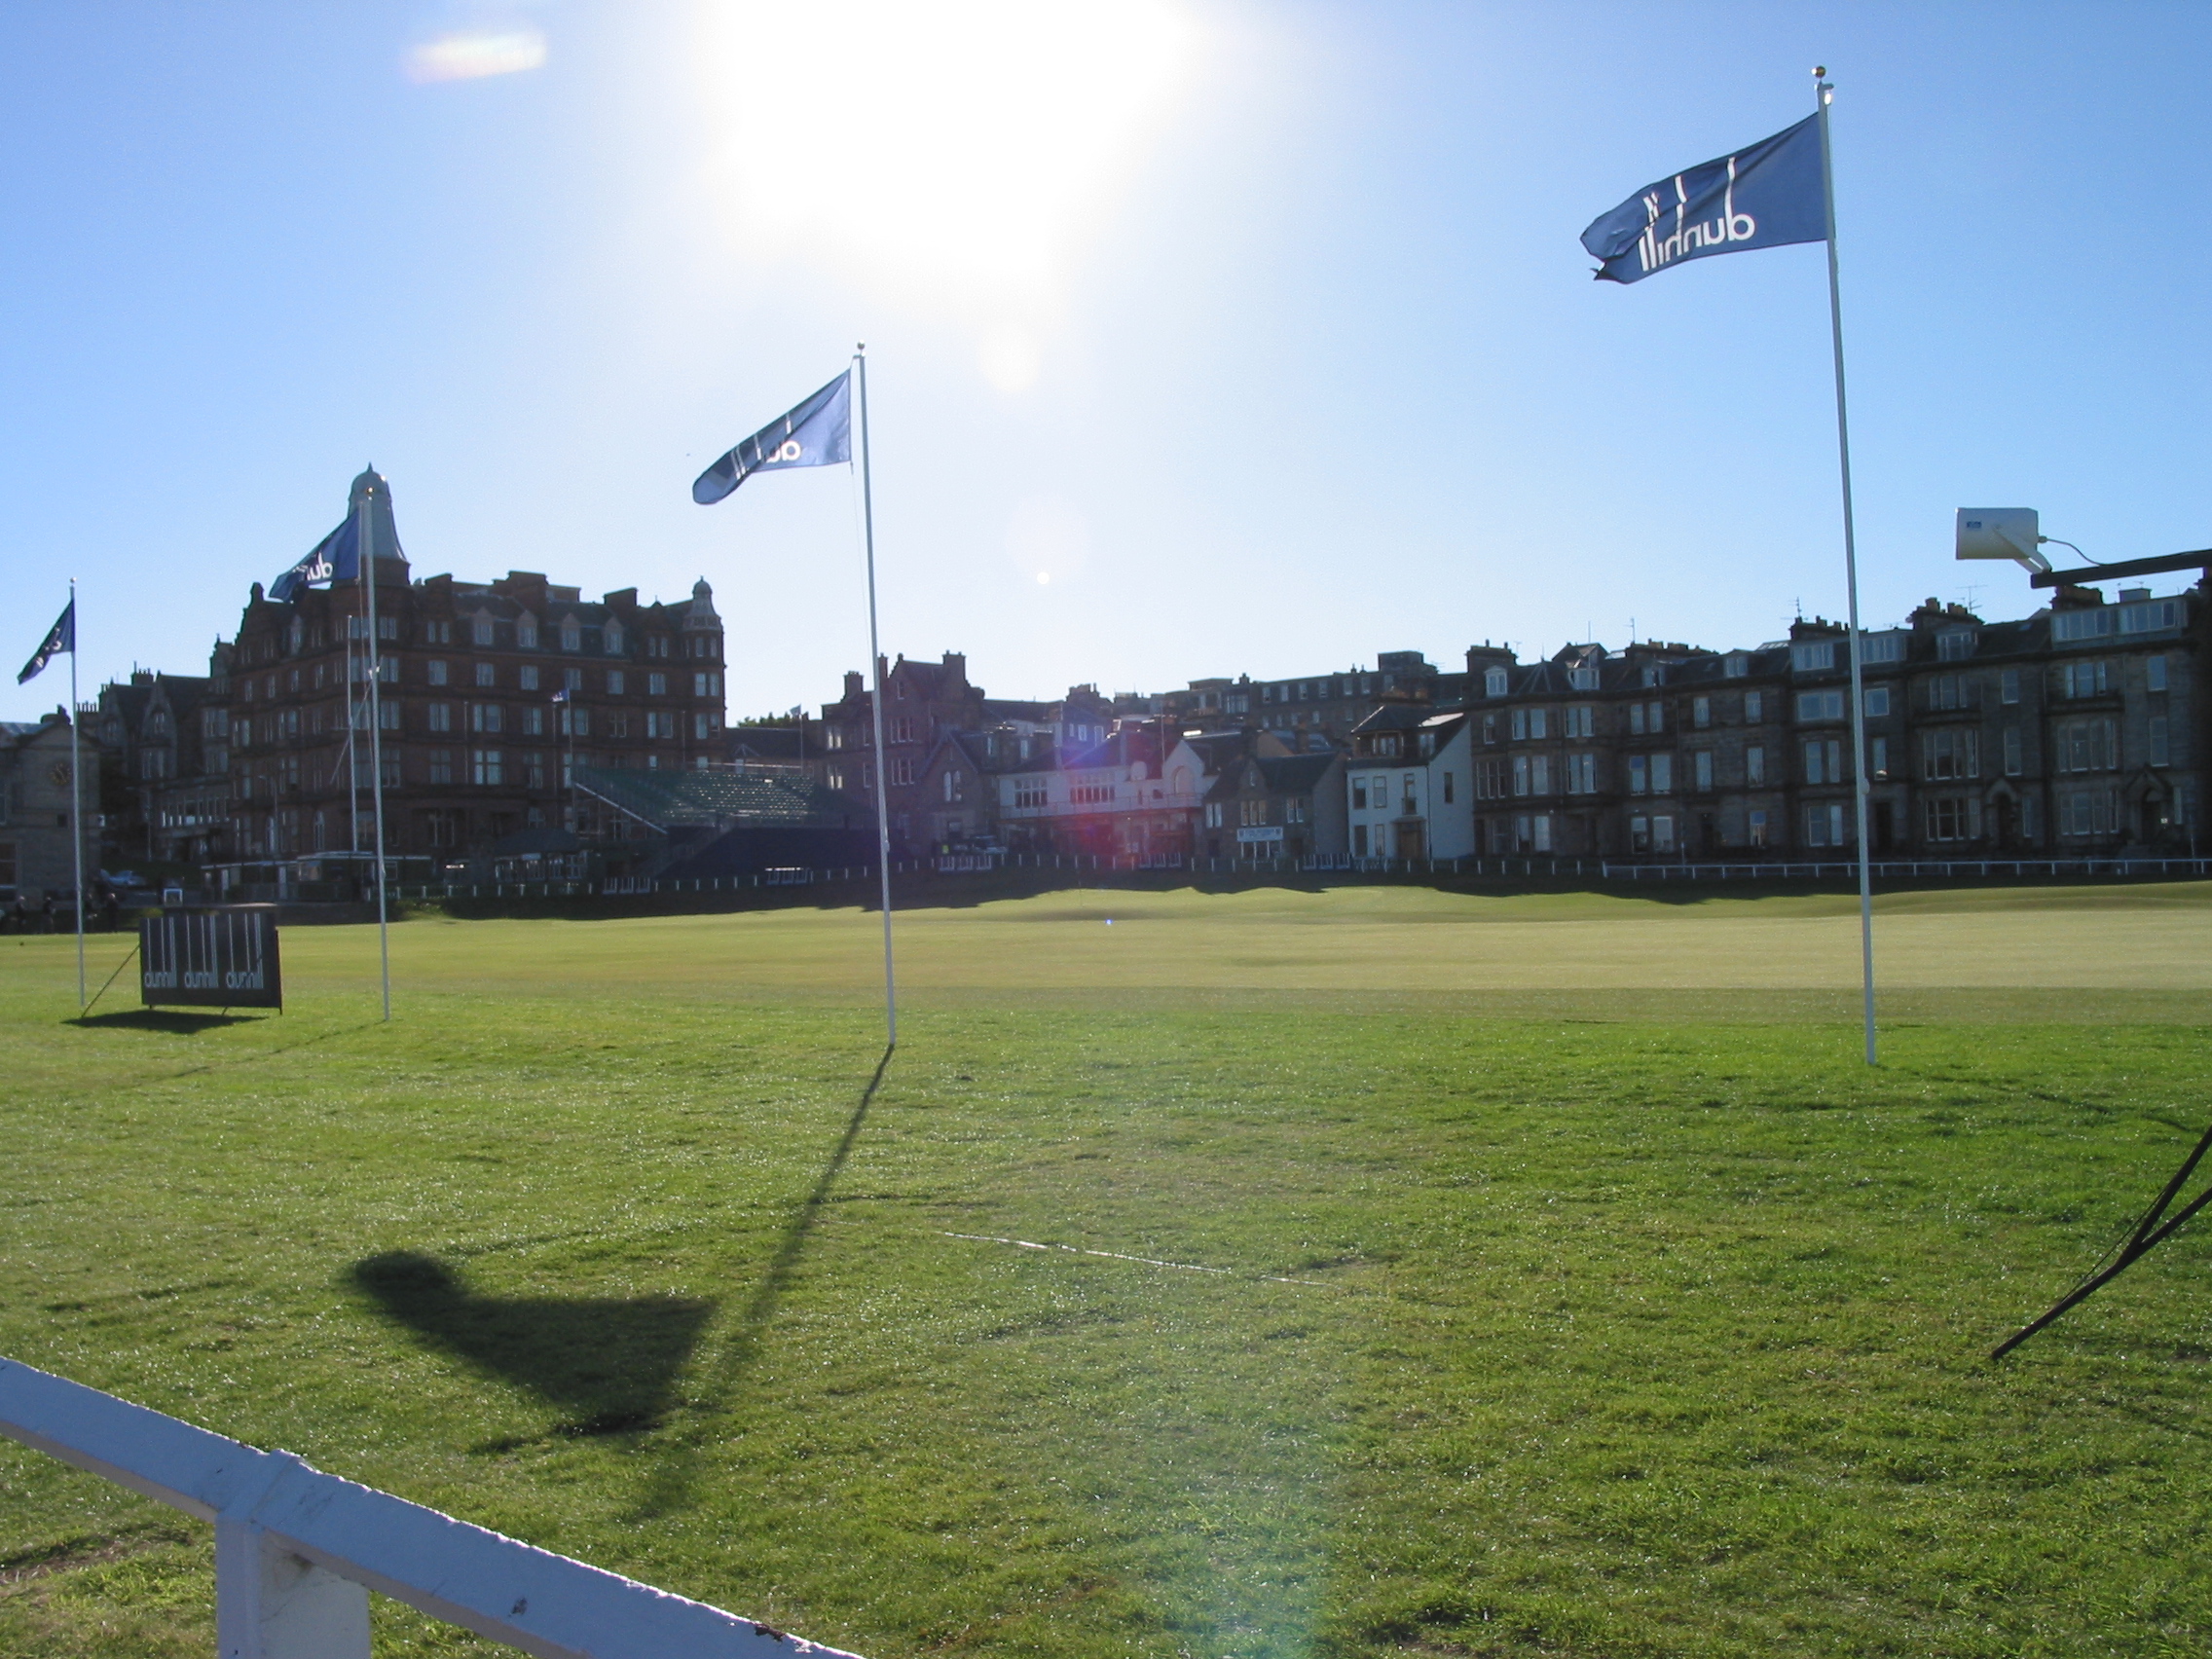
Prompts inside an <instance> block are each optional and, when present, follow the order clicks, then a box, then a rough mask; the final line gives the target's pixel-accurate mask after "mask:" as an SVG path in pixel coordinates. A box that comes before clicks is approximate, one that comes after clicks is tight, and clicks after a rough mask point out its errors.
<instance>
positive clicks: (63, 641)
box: [16, 595, 77, 685]
mask: <svg viewBox="0 0 2212 1659" xmlns="http://www.w3.org/2000/svg"><path fill="white" fill-rule="evenodd" d="M63 651H67V652H68V653H69V654H70V655H71V656H75V655H76V654H77V600H76V597H75V596H74V595H71V596H70V600H69V603H68V604H67V605H65V606H63V607H62V608H61V615H60V618H59V619H58V620H57V621H55V624H54V626H53V627H52V628H50V629H48V630H47V634H46V638H45V640H44V641H42V642H41V643H40V645H39V647H38V649H37V650H35V651H33V652H31V660H30V661H28V662H26V663H25V664H23V672H22V673H20V674H18V675H17V676H16V683H17V684H18V685H20V684H22V683H23V682H25V681H26V680H29V679H31V678H32V677H33V676H35V675H36V674H38V672H39V671H40V670H41V669H43V668H45V667H46V665H47V664H48V663H50V662H52V661H53V660H54V659H55V657H57V656H59V655H60V654H61V653H62V652H63Z"/></svg>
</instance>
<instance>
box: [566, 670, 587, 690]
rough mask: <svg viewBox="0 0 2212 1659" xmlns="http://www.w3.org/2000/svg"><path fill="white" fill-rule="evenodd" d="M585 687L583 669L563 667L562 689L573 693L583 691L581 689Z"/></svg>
mask: <svg viewBox="0 0 2212 1659" xmlns="http://www.w3.org/2000/svg"><path fill="white" fill-rule="evenodd" d="M583 688H584V671H583V670H582V669H580V668H565V669H563V670H562V671H561V689H562V690H564V691H568V692H571V693H573V692H577V691H581V690H582V689H583Z"/></svg>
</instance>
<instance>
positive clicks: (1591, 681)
mask: <svg viewBox="0 0 2212 1659" xmlns="http://www.w3.org/2000/svg"><path fill="white" fill-rule="evenodd" d="M1567 684H1568V686H1570V687H1571V688H1572V689H1574V690H1576V691H1595V690H1597V689H1598V671H1597V670H1596V669H1595V668H1588V667H1584V668H1570V669H1568V670H1567Z"/></svg>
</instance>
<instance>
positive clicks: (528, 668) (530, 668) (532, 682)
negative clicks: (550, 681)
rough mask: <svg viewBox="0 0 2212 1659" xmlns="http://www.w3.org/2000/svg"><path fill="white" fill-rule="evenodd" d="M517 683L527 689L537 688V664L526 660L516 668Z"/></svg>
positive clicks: (533, 689)
mask: <svg viewBox="0 0 2212 1659" xmlns="http://www.w3.org/2000/svg"><path fill="white" fill-rule="evenodd" d="M515 683H516V684H517V685H519V686H521V687H522V688H523V689H524V690H525V691H535V690H536V689H537V664H535V663H534V662H526V663H524V664H523V665H522V667H520V668H518V669H516V670H515Z"/></svg>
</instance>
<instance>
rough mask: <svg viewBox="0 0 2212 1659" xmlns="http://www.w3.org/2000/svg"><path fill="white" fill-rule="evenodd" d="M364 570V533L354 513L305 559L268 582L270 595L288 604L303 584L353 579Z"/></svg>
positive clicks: (296, 595) (316, 585)
mask: <svg viewBox="0 0 2212 1659" xmlns="http://www.w3.org/2000/svg"><path fill="white" fill-rule="evenodd" d="M360 573H361V533H360V530H359V527H358V526H357V524H356V523H355V521H354V518H353V515H352V514H351V513H348V514H347V515H346V522H345V523H344V524H342V525H340V526H339V527H338V528H337V529H336V530H334V531H332V532H331V533H330V534H329V535H326V536H324V537H323V538H322V539H321V540H320V541H318V542H316V543H315V544H314V547H313V550H312V551H311V552H310V553H309V554H308V556H307V557H306V558H305V559H302V560H301V561H300V562H299V563H298V564H297V565H294V566H293V567H292V568H291V569H290V570H288V571H285V572H284V573H283V574H282V575H280V576H278V577H277V578H276V580H275V581H273V582H271V583H270V584H269V597H270V598H271V599H274V600H276V601H277V602H278V603H279V604H283V605H289V604H290V603H291V602H292V601H293V600H294V599H295V598H296V597H298V595H299V592H300V590H301V589H302V588H308V587H320V586H321V585H322V584H323V583H325V582H336V581H347V582H350V581H351V580H352V579H353V578H354V577H355V576H357V575H359V574H360Z"/></svg>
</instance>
